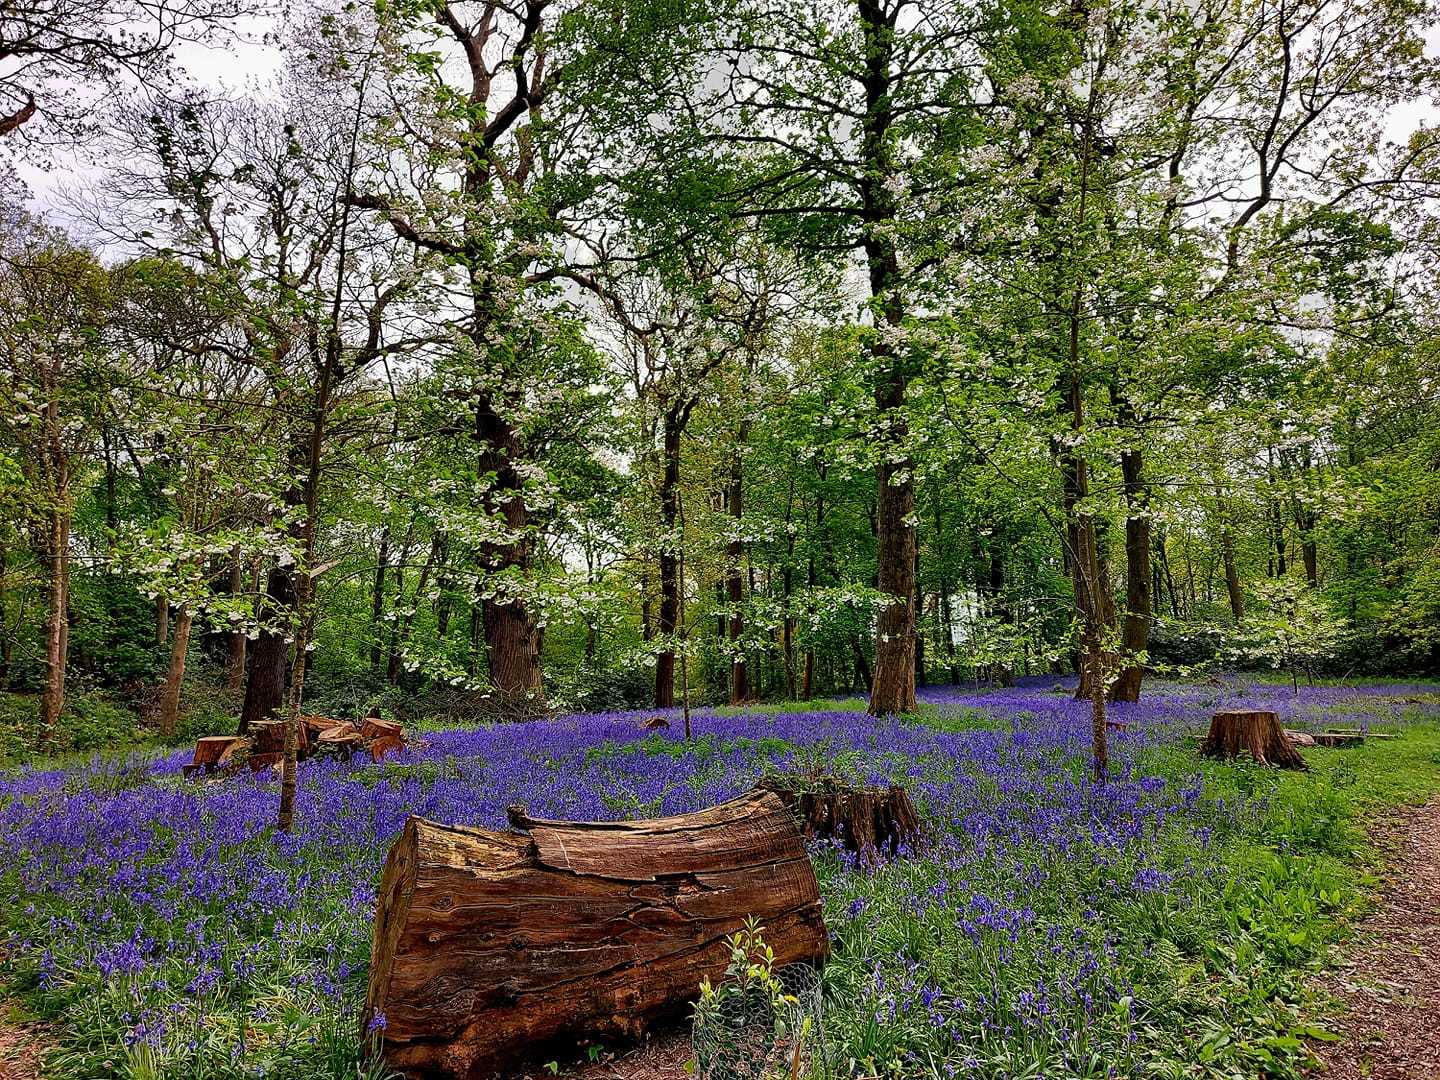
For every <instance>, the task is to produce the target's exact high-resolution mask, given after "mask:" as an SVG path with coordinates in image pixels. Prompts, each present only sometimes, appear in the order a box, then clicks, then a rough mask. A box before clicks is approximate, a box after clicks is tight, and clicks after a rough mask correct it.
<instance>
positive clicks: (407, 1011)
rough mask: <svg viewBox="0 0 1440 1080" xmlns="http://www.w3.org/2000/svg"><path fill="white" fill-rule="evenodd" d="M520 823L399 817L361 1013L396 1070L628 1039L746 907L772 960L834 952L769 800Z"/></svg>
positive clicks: (443, 1068) (717, 970)
mask: <svg viewBox="0 0 1440 1080" xmlns="http://www.w3.org/2000/svg"><path fill="white" fill-rule="evenodd" d="M511 822H512V824H515V825H517V826H519V827H523V828H524V829H526V830H528V833H529V835H517V834H515V833H504V832H492V831H490V830H486V829H470V828H461V827H455V826H445V825H439V824H436V823H435V822H431V821H426V820H424V819H423V818H418V817H412V818H410V820H409V821H408V822H407V823H406V826H405V830H404V832H403V833H402V834H401V836H400V838H399V840H397V841H396V843H395V845H394V846H393V847H392V848H391V850H390V854H389V857H388V859H387V860H386V864H385V872H384V875H383V878H382V880H381V884H380V895H379V905H378V910H377V913H376V918H375V929H374V937H373V940H372V947H371V965H370V983H369V991H368V994H367V997H366V1006H365V1010H364V1017H365V1021H366V1026H367V1028H368V1027H369V1023H370V1019H371V1018H372V1017H376V1016H379V1015H383V1016H384V1018H385V1025H384V1027H383V1029H380V1031H379V1038H380V1050H381V1052H382V1054H383V1055H384V1058H385V1060H386V1062H387V1064H388V1065H389V1066H390V1067H392V1068H394V1069H397V1070H399V1071H400V1072H402V1073H404V1074H405V1075H407V1076H409V1077H447V1078H467V1080H481V1078H488V1077H491V1076H493V1075H495V1073H496V1072H498V1071H500V1070H502V1069H505V1068H507V1067H508V1066H509V1065H511V1064H512V1063H518V1062H520V1061H522V1060H526V1059H528V1060H535V1059H536V1058H537V1057H538V1056H539V1055H542V1054H543V1053H545V1052H547V1051H548V1050H549V1048H550V1047H551V1046H552V1045H553V1044H556V1043H558V1042H560V1041H561V1040H564V1041H566V1042H568V1043H569V1044H570V1045H572V1046H573V1045H574V1042H575V1040H576V1039H580V1038H585V1037H614V1036H620V1037H633V1036H635V1035H637V1034H639V1033H640V1032H641V1031H643V1030H644V1029H645V1028H646V1027H647V1026H649V1025H650V1024H651V1023H653V1022H655V1021H657V1020H660V1019H663V1018H666V1017H671V1016H677V1015H684V1012H685V1010H686V1007H687V1005H688V1003H689V1002H691V1001H693V1000H694V999H695V998H696V997H697V996H698V993H699V986H700V982H701V980H702V979H704V978H707V977H708V978H710V979H712V980H716V979H718V978H719V977H720V976H721V975H722V974H723V972H724V970H725V965H726V963H727V961H728V959H729V949H728V947H727V946H726V942H725V938H726V935H728V934H730V933H733V932H734V931H735V930H737V929H739V928H740V927H741V925H742V924H743V922H744V920H745V918H746V916H747V915H754V916H756V917H757V918H759V919H760V920H761V922H762V923H763V924H764V926H765V940H766V943H767V944H768V945H770V946H771V947H772V948H773V949H774V950H775V963H776V965H777V966H779V965H783V964H789V963H796V962H800V961H809V962H813V963H819V962H822V961H823V960H824V959H825V957H826V955H827V953H828V950H829V943H828V937H827V934H826V930H825V924H824V920H823V918H822V916H821V908H820V897H819V890H818V889H817V887H816V883H815V875H814V872H813V871H812V870H811V867H810V862H809V859H808V857H807V856H806V854H805V849H804V844H803V842H802V840H801V837H800V833H799V830H798V829H797V828H796V827H795V822H794V819H793V817H792V816H791V814H790V812H789V811H788V810H787V809H786V808H785V806H784V804H783V803H782V802H781V801H780V799H779V798H778V797H777V796H775V795H774V794H772V793H769V792H751V793H749V794H747V795H744V796H742V797H740V798H738V799H735V800H733V801H731V802H728V803H724V804H722V805H720V806H717V807H713V808H711V809H709V810H702V811H700V812H699V813H695V814H685V815H681V816H679V817H671V818H659V819H656V820H653V821H633V822H573V823H572V822H558V821H542V820H537V819H531V818H529V817H527V816H525V815H524V813H523V811H519V810H518V809H512V811H511Z"/></svg>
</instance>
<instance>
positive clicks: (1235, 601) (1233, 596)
mask: <svg viewBox="0 0 1440 1080" xmlns="http://www.w3.org/2000/svg"><path fill="white" fill-rule="evenodd" d="M1220 553H1221V558H1222V559H1223V561H1224V563H1225V593H1226V595H1227V596H1229V598H1230V614H1231V615H1233V616H1235V625H1236V626H1239V625H1240V623H1241V622H1243V621H1244V619H1245V595H1244V593H1242V592H1241V591H1240V571H1239V570H1237V569H1236V567H1235V531H1234V530H1233V529H1232V528H1231V527H1230V523H1229V522H1228V521H1227V522H1226V523H1225V524H1224V525H1222V526H1221V528H1220Z"/></svg>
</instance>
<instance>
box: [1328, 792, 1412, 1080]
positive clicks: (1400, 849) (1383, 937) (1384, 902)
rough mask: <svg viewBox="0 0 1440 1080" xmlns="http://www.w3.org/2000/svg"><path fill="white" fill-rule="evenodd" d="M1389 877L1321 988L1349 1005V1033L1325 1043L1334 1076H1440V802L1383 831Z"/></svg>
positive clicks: (1386, 1079) (1381, 1079) (1344, 1028)
mask: <svg viewBox="0 0 1440 1080" xmlns="http://www.w3.org/2000/svg"><path fill="white" fill-rule="evenodd" d="M1376 843H1377V844H1378V846H1379V847H1380V849H1381V851H1382V852H1383V853H1384V860H1385V866H1386V870H1385V880H1384V887H1383V891H1382V893H1381V897H1380V900H1379V903H1378V907H1377V908H1376V910H1375V911H1374V912H1373V913H1372V914H1371V915H1369V916H1367V917H1366V918H1365V919H1364V920H1363V921H1362V922H1361V924H1360V926H1359V928H1358V931H1357V933H1356V935H1355V938H1354V939H1353V940H1352V941H1351V942H1350V943H1349V944H1348V945H1347V946H1346V948H1345V951H1344V954H1343V957H1344V958H1343V961H1342V963H1341V965H1340V966H1339V968H1338V969H1337V970H1336V971H1334V972H1333V973H1331V974H1329V975H1327V976H1326V977H1325V978H1324V979H1323V980H1322V982H1321V988H1322V989H1324V990H1326V991H1328V992H1330V993H1332V994H1334V995H1335V996H1336V997H1338V998H1339V999H1340V1000H1341V1001H1342V1002H1343V1003H1344V1006H1345V1012H1344V1014H1343V1015H1342V1016H1341V1017H1340V1020H1339V1031H1340V1032H1341V1033H1342V1034H1343V1035H1344V1039H1343V1040H1342V1041H1340V1042H1338V1043H1333V1044H1330V1045H1327V1046H1323V1047H1319V1048H1317V1050H1316V1053H1317V1055H1318V1056H1319V1058H1320V1061H1321V1068H1320V1069H1319V1070H1317V1072H1316V1075H1317V1076H1319V1077H1323V1078H1324V1080H1360V1078H1362V1077H1363V1078H1365V1080H1440V802H1432V803H1430V804H1428V805H1426V806H1420V807H1414V808H1412V809H1409V810H1406V811H1403V812H1401V813H1400V814H1398V815H1397V816H1395V817H1393V818H1392V819H1391V820H1390V821H1389V822H1388V823H1387V824H1386V825H1385V826H1384V827H1382V829H1381V830H1380V832H1379V834H1378V835H1377V836H1376Z"/></svg>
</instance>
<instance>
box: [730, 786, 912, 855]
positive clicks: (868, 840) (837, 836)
mask: <svg viewBox="0 0 1440 1080" xmlns="http://www.w3.org/2000/svg"><path fill="white" fill-rule="evenodd" d="M756 787H757V788H758V789H759V790H761V791H773V792H774V793H775V794H776V795H778V796H780V799H781V801H782V802H784V803H785V805H786V806H788V807H790V808H791V809H792V810H793V811H794V812H795V813H796V814H798V815H799V818H800V828H801V830H802V831H803V832H804V834H805V839H806V840H833V841H834V842H835V843H837V844H840V845H841V846H843V847H845V848H846V849H848V850H850V851H854V852H857V853H859V854H862V855H875V854H877V853H879V852H881V851H882V850H883V851H885V852H886V853H887V854H889V855H891V856H892V857H893V856H894V855H896V854H897V853H898V852H899V851H900V849H901V847H902V846H904V847H907V848H911V849H914V848H916V847H919V846H920V845H921V843H922V841H923V830H922V829H921V827H920V815H919V814H917V813H916V812H915V804H914V803H912V802H911V801H910V796H909V795H907V794H906V793H905V789H904V788H902V787H897V786H895V785H893V784H892V785H891V786H889V787H866V788H855V787H850V786H848V785H846V784H845V783H844V781H842V780H839V779H837V778H836V777H833V776H772V777H766V778H765V779H763V780H761V781H760V783H759V784H757V785H756Z"/></svg>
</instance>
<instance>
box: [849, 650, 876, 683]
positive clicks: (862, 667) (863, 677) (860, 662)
mask: <svg viewBox="0 0 1440 1080" xmlns="http://www.w3.org/2000/svg"><path fill="white" fill-rule="evenodd" d="M850 648H851V650H852V651H853V652H854V654H855V674H856V675H857V676H858V677H859V681H860V685H861V686H863V687H865V692H866V693H867V694H868V693H871V692H872V691H873V690H874V686H875V676H874V675H873V674H871V672H870V658H869V657H868V656H866V655H865V646H863V645H861V644H860V639H859V638H851V639H850Z"/></svg>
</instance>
